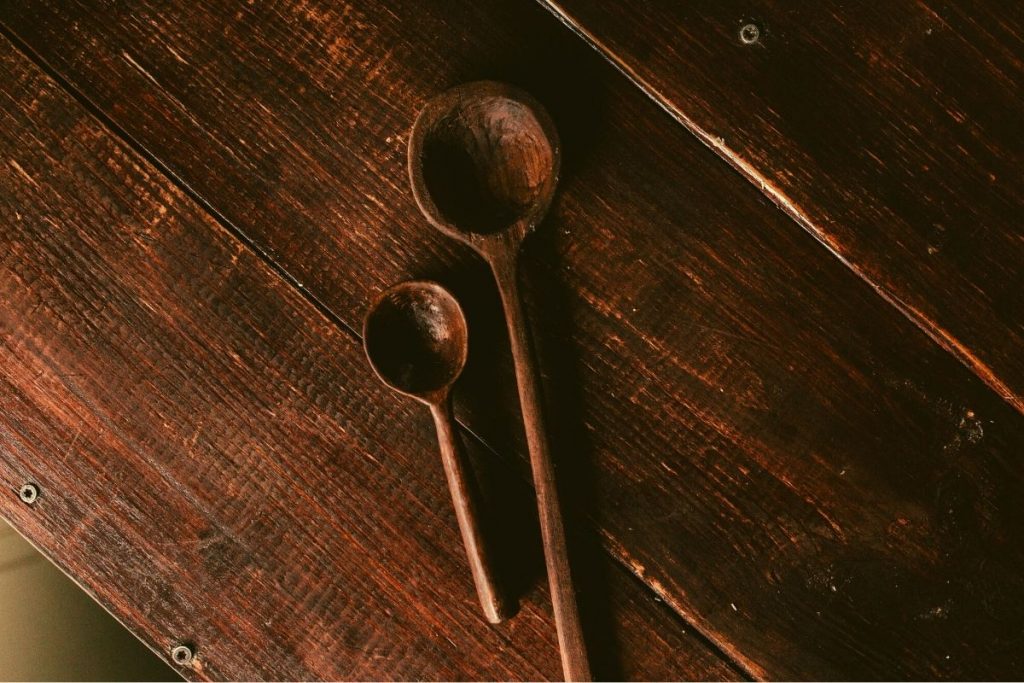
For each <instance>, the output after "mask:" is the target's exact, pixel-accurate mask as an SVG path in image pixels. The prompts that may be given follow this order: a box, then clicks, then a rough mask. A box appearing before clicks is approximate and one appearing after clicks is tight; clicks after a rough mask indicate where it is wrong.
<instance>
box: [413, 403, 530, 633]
mask: <svg viewBox="0 0 1024 683" xmlns="http://www.w3.org/2000/svg"><path fill="white" fill-rule="evenodd" d="M430 413H431V414H432V415H433V416H434V424H435V425H436V426H437V441H438V443H439V444H440V446H441V460H442V462H443V463H444V473H445V476H446V477H447V478H448V488H449V489H450V490H451V492H452V502H453V503H454V504H455V517H456V518H457V519H458V521H459V531H461V532H462V542H463V544H465V546H466V555H467V556H468V557H469V568H470V571H472V573H473V582H474V583H475V584H476V594H477V597H479V598H480V606H481V607H483V610H484V616H485V617H487V621H489V622H491V623H492V624H499V623H501V622H502V621H504V620H505V619H507V618H508V617H509V616H510V610H509V607H510V605H508V604H507V603H506V601H505V599H504V597H503V593H502V592H501V591H500V590H499V584H498V581H497V580H496V578H495V568H496V567H497V564H496V563H495V562H494V558H493V557H492V555H491V553H490V548H489V546H488V543H487V537H486V536H485V535H484V533H483V530H482V527H481V521H480V520H481V517H480V504H479V501H480V494H479V492H478V490H477V486H476V482H475V480H474V479H473V476H472V474H471V473H470V471H469V463H468V461H467V459H466V454H465V451H464V450H463V448H462V442H461V441H460V440H459V436H458V434H457V433H456V431H455V418H454V416H453V415H452V404H451V399H450V398H449V397H447V396H446V397H445V398H443V399H441V400H440V401H438V402H436V403H432V404H431V405H430Z"/></svg>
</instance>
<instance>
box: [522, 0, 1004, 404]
mask: <svg viewBox="0 0 1024 683" xmlns="http://www.w3.org/2000/svg"><path fill="white" fill-rule="evenodd" d="M541 2H542V3H543V4H545V5H546V6H548V7H549V8H550V9H552V11H554V13H555V14H556V15H558V16H559V17H560V18H562V19H563V20H564V21H565V22H566V23H568V24H569V25H571V26H572V27H573V28H574V29H575V30H576V31H577V32H578V33H579V34H580V35H581V36H583V37H585V38H586V39H587V40H588V41H590V42H592V43H593V44H595V45H596V46H598V48H599V49H600V50H601V51H602V52H604V54H606V55H607V56H608V58H609V59H610V60H612V61H613V62H615V63H616V64H617V65H618V66H619V67H620V68H621V69H622V70H623V71H625V72H626V73H628V74H629V75H630V76H631V78H633V79H634V80H635V81H636V82H637V83H638V84H639V85H641V86H642V87H643V88H644V90H646V91H647V92H648V93H649V94H650V95H651V96H652V97H654V98H655V99H656V100H657V101H659V102H660V103H661V104H662V105H663V106H664V107H665V108H666V109H667V110H669V111H670V112H672V114H673V115H674V116H675V117H676V118H677V119H678V120H679V121H680V122H682V123H683V124H684V125H685V126H686V127H687V128H689V129H690V130H691V131H692V132H694V133H695V134H696V135H697V136H698V137H699V138H700V139H701V140H703V141H704V142H705V143H706V144H708V145H709V146H711V147H712V148H713V149H714V150H715V151H716V152H717V153H718V154H719V155H720V156H722V157H723V158H724V159H725V160H726V161H728V162H729V163H730V164H732V165H733V166H734V167H736V168H737V169H738V170H739V171H740V172H741V173H742V174H744V175H745V176H747V178H748V179H749V180H750V181H752V182H753V183H754V184H755V185H756V186H758V187H759V188H761V189H763V191H764V192H765V194H766V195H767V196H768V197H769V198H771V200H772V201H774V202H776V203H777V204H779V206H780V207H781V208H782V209H783V210H784V211H786V212H787V213H789V214H790V215H791V216H793V218H794V219H796V220H797V222H798V223H800V224H801V225H802V226H803V227H804V229H805V230H807V231H808V232H809V233H810V234H812V235H813V236H814V237H815V238H816V239H817V240H819V241H820V242H821V243H822V244H823V245H824V247H825V248H826V249H828V250H829V251H830V252H832V253H833V254H834V255H835V256H836V257H837V258H839V259H841V260H842V261H844V262H845V263H846V264H847V265H848V266H849V267H850V269H851V270H853V271H854V272H855V273H857V274H858V275H859V276H860V277H862V278H863V279H864V280H865V281H867V282H868V283H869V284H870V285H871V286H872V287H874V288H875V289H876V290H877V291H878V293H879V294H880V295H881V296H882V297H883V298H884V299H885V300H886V301H888V302H889V303H890V304H892V305H893V306H895V307H897V308H898V309H899V310H900V311H901V312H902V313H903V314H904V315H906V316H907V317H908V318H910V319H911V320H913V321H914V323H915V324H917V325H918V326H919V327H920V328H921V329H923V330H924V331H925V332H926V333H927V334H928V335H929V336H931V337H932V339H933V340H934V341H935V342H936V343H938V344H939V345H940V346H942V347H943V348H945V349H946V350H948V351H949V352H950V353H952V354H953V355H954V356H956V357H957V358H958V359H960V361H961V362H963V363H964V364H965V365H967V366H968V367H970V368H971V370H972V371H973V372H975V373H976V374H977V375H978V376H979V377H981V378H982V379H983V380H984V381H985V382H986V383H987V384H988V385H989V386H990V387H992V389H993V390H994V391H995V392H996V393H998V394H999V395H1001V396H1003V397H1004V398H1005V399H1006V400H1007V401H1008V402H1009V403H1010V404H1011V405H1013V406H1014V407H1015V408H1016V409H1017V410H1018V411H1022V412H1024V353H1021V348H1024V267H1022V264H1024V220H1022V219H1021V210H1022V207H1024V174H1022V173H1021V166H1022V164H1024V128H1022V124H1021V121H1022V120H1024V95H1022V90H1021V88H1022V83H1024V39H1022V34H1021V30H1020V27H1021V26H1022V25H1024V3H1021V2H1005V1H1004V0H980V1H979V0H924V1H920V0H893V1H891V2H884V3H872V2H852V3H851V2H842V1H840V0H823V1H821V2H817V1H816V2H799V3H787V2H779V1H778V0H758V1H757V2H754V3H751V2H748V1H746V0H743V1H741V0H724V1H723V0H698V1H697V2H673V1H672V0H645V1H644V2H642V3H639V6H638V3H636V2H622V1H619V2H591V1H590V0H541ZM750 24H753V25H755V26H757V27H758V29H757V31H758V39H757V41H756V42H755V43H752V44H746V43H744V42H743V41H742V39H741V38H740V35H739V34H740V31H741V28H742V27H744V26H747V25H750Z"/></svg>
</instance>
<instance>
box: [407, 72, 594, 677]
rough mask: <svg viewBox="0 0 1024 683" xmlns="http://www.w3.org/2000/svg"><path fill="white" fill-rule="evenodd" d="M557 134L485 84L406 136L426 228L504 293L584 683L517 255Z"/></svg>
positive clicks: (562, 607)
mask: <svg viewBox="0 0 1024 683" xmlns="http://www.w3.org/2000/svg"><path fill="white" fill-rule="evenodd" d="M559 162H560V151H559V143H558V134H557V133H556V132H555V127H554V124H553V123H552V122H551V118H550V117H549V116H548V114H547V112H546V111H545V110H544V108H543V107H541V105H540V104H539V103H538V102H537V101H536V100H534V99H533V98H532V97H530V96H529V95H527V94H526V93H525V92H523V91H521V90H519V89H518V88H514V87H512V86H510V85H505V84H502V83H494V82H490V81H482V82H477V83H469V84H466V85H461V86H459V87H456V88H453V89H452V90H449V91H447V92H444V93H442V94H441V95H439V96H437V97H435V98H434V99H432V100H431V101H430V102H429V103H428V104H427V105H426V107H424V109H423V111H422V112H420V115H419V116H418V117H417V119H416V123H415V124H414V125H413V127H412V134H411V136H410V138H409V177H410V179H411V180H412V191H413V196H414V197H415V199H416V203H417V204H418V205H419V207H420V211H422V212H423V214H424V215H425V216H426V218H427V220H428V221H430V223H431V225H433V226H434V227H436V228H437V229H439V230H441V231H442V232H443V233H445V234H446V235H448V236H450V237H454V238H455V239H457V240H459V241H461V242H464V243H466V244H468V245H469V246H471V247H473V249H475V250H476V251H477V253H479V254H480V255H481V256H482V257H483V258H484V259H486V260H487V262H488V263H489V264H490V266H491V270H492V271H493V272H494V277H495V279H496V280H497V283H498V290H499V291H500V292H501V300H502V304H503V306H504V308H505V320H506V322H507V324H508V332H509V338H510V341H511V347H512V356H513V359H514V361H515V369H516V380H517V382H518V385H519V401H520V404H521V406H522V412H523V421H524V423H525V429H526V440H527V444H528V446H529V450H530V462H531V465H532V468H533V480H534V486H535V488H536V490H537V505H538V508H539V510H540V528H541V536H542V537H543V541H544V555H545V559H546V562H547V570H548V581H549V583H550V585H551V602H552V607H553V609H554V613H555V624H556V627H557V629H558V642H559V646H560V648H561V654H562V668H563V671H564V673H565V678H566V680H570V681H584V680H590V665H589V663H588V661H587V654H586V647H585V644H584V641H583V629H582V626H581V624H580V617H579V610H578V608H577V605H576V593H575V590H574V589H573V581H572V574H571V572H570V569H569V554H568V549H567V547H566V540H565V529H564V524H563V521H562V511H561V506H560V504H559V499H558V493H557V488H556V484H555V470H554V465H553V463H552V461H551V454H550V450H549V448H548V440H547V436H546V432H545V428H544V416H543V413H542V411H541V392H540V384H539V381H538V377H537V368H536V361H535V360H534V353H533V347H532V341H531V339H530V334H529V330H528V329H527V325H526V316H525V314H524V311H523V305H522V300H521V299H520V295H519V287H518V263H519V247H520V245H521V244H522V242H523V239H524V238H525V237H526V236H527V235H528V234H529V233H530V232H531V231H532V230H533V229H534V228H535V227H536V226H537V223H538V222H540V220H541V219H542V218H543V217H544V214H545V213H546V212H547V209H548V206H550V204H551V199H552V197H553V195H554V192H555V185H556V183H557V181H558V170H559Z"/></svg>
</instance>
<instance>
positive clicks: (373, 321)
mask: <svg viewBox="0 0 1024 683" xmlns="http://www.w3.org/2000/svg"><path fill="white" fill-rule="evenodd" d="M363 340H364V342H365V346H366V355H367V357H368V358H369V360H370V365H371V367H373V370H374V372H376V373H377V376H378V377H380V379H381V380H382V381H383V382H384V383H385V384H387V385H388V386H389V387H391V388H392V389H394V390H395V391H398V392H401V393H403V394H405V395H407V396H412V397H414V398H418V399H421V400H425V399H433V398H435V397H436V396H437V395H438V394H439V393H443V392H447V391H448V389H449V388H450V387H451V385H452V384H453V383H454V382H455V380H456V379H458V377H459V375H460V374H461V373H462V368H463V367H464V366H465V364H466V355H467V351H468V347H469V343H468V340H469V334H468V331H467V327H466V317H465V315H463V313H462V308H461V307H460V306H459V302H458V301H456V300H455V297H453V296H452V295H451V294H450V293H449V292H448V290H446V289H445V288H444V287H442V286H441V285H439V284H437V283H436V282H430V281H427V280H412V281H409V282H403V283H401V284H399V285H396V286H395V287H392V288H390V289H388V290H387V291H385V292H384V293H383V294H382V295H381V296H380V298H379V299H378V300H377V302H376V303H375V304H374V305H373V307H372V308H371V309H370V312H369V314H368V315H367V316H366V322H365V324H364V325H363ZM428 402H429V401H428Z"/></svg>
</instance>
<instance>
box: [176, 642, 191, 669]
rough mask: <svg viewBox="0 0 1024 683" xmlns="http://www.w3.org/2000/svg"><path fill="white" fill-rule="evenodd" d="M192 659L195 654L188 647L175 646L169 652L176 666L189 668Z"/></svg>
mask: <svg viewBox="0 0 1024 683" xmlns="http://www.w3.org/2000/svg"><path fill="white" fill-rule="evenodd" d="M194 658H195V653H193V652H192V648H191V647H189V646H188V645H177V646H175V648H174V649H173V650H171V659H172V660H173V661H174V663H175V664H177V665H178V666H191V665H192V660H193V659H194Z"/></svg>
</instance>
